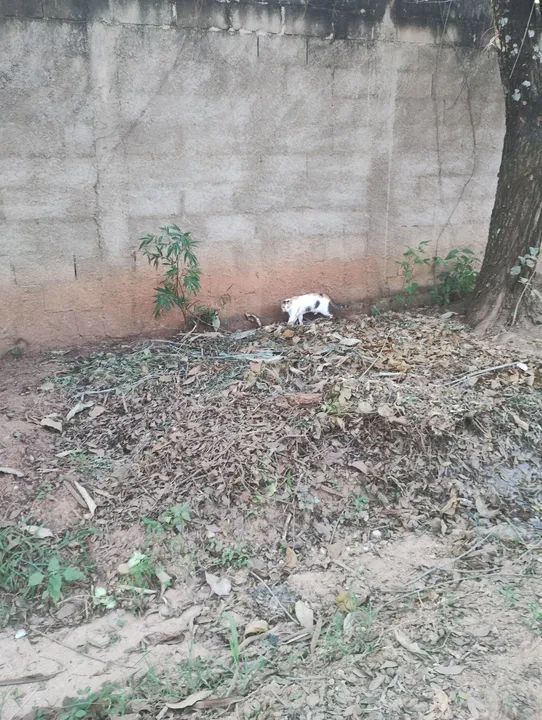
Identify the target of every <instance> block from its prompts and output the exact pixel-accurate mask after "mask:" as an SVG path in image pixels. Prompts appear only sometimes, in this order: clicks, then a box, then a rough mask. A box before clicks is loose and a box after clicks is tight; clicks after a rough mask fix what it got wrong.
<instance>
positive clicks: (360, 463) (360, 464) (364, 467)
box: [350, 460, 369, 475]
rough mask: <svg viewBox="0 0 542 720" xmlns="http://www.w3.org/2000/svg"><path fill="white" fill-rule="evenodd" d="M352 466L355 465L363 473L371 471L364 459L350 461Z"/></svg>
mask: <svg viewBox="0 0 542 720" xmlns="http://www.w3.org/2000/svg"><path fill="white" fill-rule="evenodd" d="M350 467H353V468H355V469H356V470H359V471H360V472H361V473H364V474H365V475H367V473H368V472H369V468H368V467H367V465H366V464H365V463H364V462H363V460H354V462H351V463H350Z"/></svg>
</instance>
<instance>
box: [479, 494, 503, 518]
mask: <svg viewBox="0 0 542 720" xmlns="http://www.w3.org/2000/svg"><path fill="white" fill-rule="evenodd" d="M475 505H476V511H477V513H478V515H479V516H480V517H483V518H488V519H489V520H491V518H494V517H496V516H497V515H498V514H499V510H490V509H489V508H488V506H487V505H486V504H485V502H484V501H483V499H482V498H481V496H480V495H477V496H476V500H475Z"/></svg>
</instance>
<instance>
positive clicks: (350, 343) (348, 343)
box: [339, 337, 360, 347]
mask: <svg viewBox="0 0 542 720" xmlns="http://www.w3.org/2000/svg"><path fill="white" fill-rule="evenodd" d="M359 343H360V340H359V339H358V338H352V337H343V338H342V339H341V340H340V342H339V345H342V346H343V347H355V346H356V345H359Z"/></svg>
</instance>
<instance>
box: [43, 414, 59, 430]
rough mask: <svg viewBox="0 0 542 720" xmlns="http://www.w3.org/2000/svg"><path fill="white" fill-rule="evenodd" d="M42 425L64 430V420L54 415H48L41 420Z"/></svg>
mask: <svg viewBox="0 0 542 720" xmlns="http://www.w3.org/2000/svg"><path fill="white" fill-rule="evenodd" d="M40 425H43V427H46V428H50V429H51V430H56V432H59V433H61V432H62V421H61V420H58V419H57V418H55V417H54V416H53V415H47V416H46V417H44V418H43V419H42V420H41V421H40Z"/></svg>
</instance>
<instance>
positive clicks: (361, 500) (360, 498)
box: [352, 495, 369, 513]
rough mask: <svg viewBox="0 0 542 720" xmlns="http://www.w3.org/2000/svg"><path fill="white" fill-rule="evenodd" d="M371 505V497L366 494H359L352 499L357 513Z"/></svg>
mask: <svg viewBox="0 0 542 720" xmlns="http://www.w3.org/2000/svg"><path fill="white" fill-rule="evenodd" d="M368 505H369V498H368V497H367V496H366V495H357V496H356V497H355V498H354V499H353V500H352V507H353V508H354V512H356V513H362V512H365V510H367V507H368Z"/></svg>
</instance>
